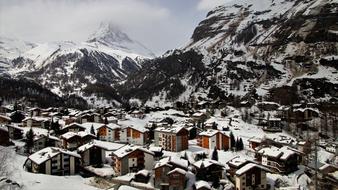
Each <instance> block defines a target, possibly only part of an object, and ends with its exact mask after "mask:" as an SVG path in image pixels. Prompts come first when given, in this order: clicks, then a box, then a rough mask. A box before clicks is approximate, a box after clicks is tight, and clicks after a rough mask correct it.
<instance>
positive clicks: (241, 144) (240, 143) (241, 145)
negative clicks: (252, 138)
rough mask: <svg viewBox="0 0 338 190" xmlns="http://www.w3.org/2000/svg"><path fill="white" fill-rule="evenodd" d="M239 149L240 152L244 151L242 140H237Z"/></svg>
mask: <svg viewBox="0 0 338 190" xmlns="http://www.w3.org/2000/svg"><path fill="white" fill-rule="evenodd" d="M239 148H240V150H244V144H243V140H242V138H240V139H239Z"/></svg>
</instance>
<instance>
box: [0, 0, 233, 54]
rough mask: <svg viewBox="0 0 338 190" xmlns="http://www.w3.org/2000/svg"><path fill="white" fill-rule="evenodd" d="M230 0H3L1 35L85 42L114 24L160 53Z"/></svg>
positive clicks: (0, 4) (39, 40) (182, 40)
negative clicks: (104, 25)
mask: <svg viewBox="0 0 338 190" xmlns="http://www.w3.org/2000/svg"><path fill="white" fill-rule="evenodd" d="M228 1H230V0H0V35H1V36H4V37H10V38H18V39H22V40H26V41H30V42H36V43H42V42H51V41H66V40H69V41H75V42H81V41H85V40H86V39H87V38H88V37H89V36H90V34H92V33H93V32H94V31H95V30H96V29H97V27H98V26H99V24H100V23H101V22H112V23H114V24H115V25H117V26H119V27H120V28H121V29H122V30H123V31H124V32H125V33H127V34H128V35H129V36H130V37H131V38H133V39H135V40H137V41H140V42H141V43H143V44H144V45H145V46H147V47H148V48H149V49H151V50H152V51H153V52H154V53H156V54H157V55H160V54H162V53H163V52H165V51H167V50H169V49H174V48H178V47H180V46H182V45H184V44H186V43H187V42H188V41H189V39H190V37H191V35H192V33H193V30H194V29H195V27H196V26H197V25H198V23H199V22H200V21H202V20H203V19H204V18H205V16H206V14H207V13H208V11H210V10H211V9H212V8H213V7H215V6H217V5H221V4H224V3H225V2H228Z"/></svg>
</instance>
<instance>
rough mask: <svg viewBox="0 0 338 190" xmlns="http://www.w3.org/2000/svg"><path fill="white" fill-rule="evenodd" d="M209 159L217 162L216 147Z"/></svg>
mask: <svg viewBox="0 0 338 190" xmlns="http://www.w3.org/2000/svg"><path fill="white" fill-rule="evenodd" d="M211 159H212V160H216V161H218V152H217V148H216V147H215V148H214V151H213V152H212V156H211Z"/></svg>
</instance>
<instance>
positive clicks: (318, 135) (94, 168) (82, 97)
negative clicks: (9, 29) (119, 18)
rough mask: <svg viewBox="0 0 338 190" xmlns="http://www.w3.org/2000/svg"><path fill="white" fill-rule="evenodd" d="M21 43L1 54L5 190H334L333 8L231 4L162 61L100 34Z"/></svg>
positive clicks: (1, 179)
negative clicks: (17, 52) (77, 40)
mask: <svg viewBox="0 0 338 190" xmlns="http://www.w3.org/2000/svg"><path fill="white" fill-rule="evenodd" d="M8 41H9V39H2V38H0V50H1V48H4V49H5V50H6V47H7V46H8V47H9V46H13V44H15V43H10V42H8ZM13 41H15V40H12V41H11V42H13ZM23 43H25V44H24V46H25V47H26V49H25V50H24V51H23V52H21V53H20V56H17V57H8V56H7V57H6V55H7V54H5V53H3V51H0V61H1V62H0V73H1V74H0V189H4V190H18V189H29V190H30V189H41V190H48V189H65V190H68V189H69V190H73V189H89V190H92V189H93V190H95V189H110V190H113V189H119V190H127V189H131V190H134V189H161V190H162V189H163V190H184V189H187V190H211V189H217V190H268V189H279V190H305V189H310V190H321V189H322V190H331V189H338V73H337V72H338V2H337V1H336V0H238V1H237V0H235V1H231V2H230V3H229V4H225V5H221V6H218V7H215V8H214V9H212V10H211V11H210V12H209V13H208V14H207V17H206V18H205V20H203V21H201V22H200V23H199V25H198V26H197V27H196V28H195V30H194V32H193V34H192V37H191V39H190V40H189V42H188V43H187V44H186V45H184V46H182V47H180V48H177V49H175V50H170V51H168V52H167V53H165V54H164V55H161V56H159V57H154V55H153V54H152V53H151V52H150V51H148V50H147V49H146V48H145V47H144V46H143V45H142V46H140V47H138V48H136V49H133V48H132V47H136V45H137V44H138V43H136V41H133V40H132V39H130V38H129V37H128V36H127V34H125V33H124V32H122V31H120V30H119V29H116V28H114V26H113V25H110V24H109V23H108V24H107V23H103V24H101V26H100V28H99V29H98V31H97V32H96V33H94V34H93V35H92V36H91V37H89V39H88V40H87V41H86V42H83V43H82V44H81V45H79V44H76V43H71V42H55V44H52V43H50V44H48V43H47V45H46V44H43V45H41V44H33V43H28V42H23ZM118 43H120V44H123V46H125V47H127V48H128V50H126V49H122V50H121V49H120V50H116V49H117V48H118V47H119V46H118V45H116V44H118ZM131 44H132V45H131ZM128 45H129V46H128ZM28 46H29V47H28ZM47 46H48V47H47ZM121 47H122V45H121ZM44 48H45V49H44ZM53 48H54V49H53ZM109 48H110V49H109ZM142 48H143V49H142ZM47 49H48V50H47ZM107 49H109V51H108V50H107ZM7 50H8V51H10V50H13V49H9V48H7ZM50 50H52V51H50ZM115 50H116V51H115ZM13 51H14V50H13ZM132 51H134V53H131V52H132ZM112 52H114V53H112ZM116 52H120V54H118V53H116ZM121 52H124V53H121ZM136 54H137V55H138V56H134V55H136Z"/></svg>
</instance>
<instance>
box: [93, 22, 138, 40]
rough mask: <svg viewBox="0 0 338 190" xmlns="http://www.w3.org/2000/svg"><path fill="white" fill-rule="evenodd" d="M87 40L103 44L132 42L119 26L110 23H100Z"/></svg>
mask: <svg viewBox="0 0 338 190" xmlns="http://www.w3.org/2000/svg"><path fill="white" fill-rule="evenodd" d="M88 42H101V43H104V44H114V43H121V42H132V40H131V39H130V38H129V36H128V35H127V34H126V33H124V32H122V31H121V30H120V28H119V27H117V26H115V25H113V24H111V23H101V24H100V27H99V28H98V30H96V31H95V32H94V33H93V34H92V35H91V36H90V37H89V39H88Z"/></svg>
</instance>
